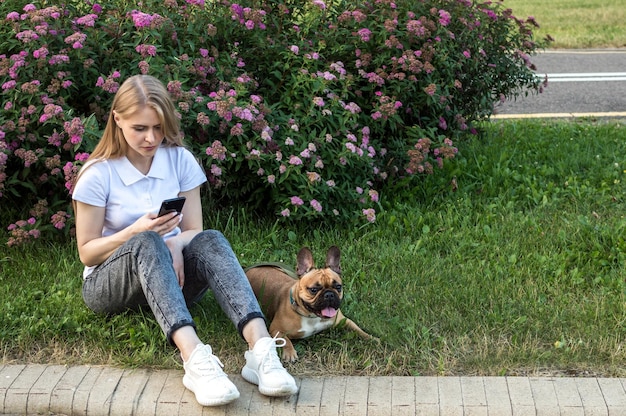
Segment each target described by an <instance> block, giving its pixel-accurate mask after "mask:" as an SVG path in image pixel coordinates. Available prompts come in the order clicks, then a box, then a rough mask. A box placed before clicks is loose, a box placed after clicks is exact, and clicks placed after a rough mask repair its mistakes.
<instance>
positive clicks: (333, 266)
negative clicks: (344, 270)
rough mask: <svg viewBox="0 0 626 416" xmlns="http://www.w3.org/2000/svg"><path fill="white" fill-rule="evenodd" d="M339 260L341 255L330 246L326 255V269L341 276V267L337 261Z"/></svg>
mask: <svg viewBox="0 0 626 416" xmlns="http://www.w3.org/2000/svg"><path fill="white" fill-rule="evenodd" d="M340 259H341V253H340V251H339V248H338V247H337V246H332V247H331V248H329V249H328V253H326V267H328V268H330V270H332V271H333V272H335V273H337V274H338V275H341V265H340V264H339V261H340Z"/></svg>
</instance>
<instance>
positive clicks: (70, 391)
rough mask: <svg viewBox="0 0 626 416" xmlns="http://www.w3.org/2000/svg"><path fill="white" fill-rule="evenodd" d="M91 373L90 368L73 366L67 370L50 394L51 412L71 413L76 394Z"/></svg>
mask: <svg viewBox="0 0 626 416" xmlns="http://www.w3.org/2000/svg"><path fill="white" fill-rule="evenodd" d="M88 371H89V367H88V366H83V365H81V366H72V367H68V368H66V369H65V372H64V373H63V377H61V379H60V380H59V382H58V383H57V384H56V386H54V388H53V389H52V392H51V393H50V412H52V413H53V414H59V413H61V414H63V413H69V412H71V410H72V403H73V402H74V394H75V393H76V390H77V389H78V386H79V385H80V383H81V382H82V381H83V379H84V378H85V375H86V374H87V372H88Z"/></svg>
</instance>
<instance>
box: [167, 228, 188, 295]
mask: <svg viewBox="0 0 626 416" xmlns="http://www.w3.org/2000/svg"><path fill="white" fill-rule="evenodd" d="M165 244H166V245H167V248H169V249H170V253H171V254H172V265H173V266H174V272H176V277H177V278H178V285H179V286H180V287H181V288H182V287H183V286H184V285H185V258H184V256H183V249H184V248H185V242H184V241H182V239H180V238H177V237H172V238H169V239H168V240H167V241H166V242H165Z"/></svg>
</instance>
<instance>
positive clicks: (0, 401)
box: [0, 365, 26, 414]
mask: <svg viewBox="0 0 626 416" xmlns="http://www.w3.org/2000/svg"><path fill="white" fill-rule="evenodd" d="M24 368H26V366H25V365H7V366H3V367H2V369H1V370H0V411H2V414H5V413H8V412H9V411H8V409H7V408H6V406H5V402H6V396H7V392H8V391H9V388H10V387H11V385H12V384H13V383H14V382H15V380H16V379H17V377H18V376H19V375H20V373H21V372H22V371H23V370H24Z"/></svg>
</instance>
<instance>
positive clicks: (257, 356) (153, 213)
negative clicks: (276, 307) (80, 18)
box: [72, 75, 298, 406]
mask: <svg viewBox="0 0 626 416" xmlns="http://www.w3.org/2000/svg"><path fill="white" fill-rule="evenodd" d="M206 180H207V179H206V176H205V174H204V171H203V170H202V168H201V167H200V165H199V164H198V162H197V161H196V159H195V158H194V156H193V155H192V154H191V153H190V152H189V151H188V150H187V149H185V148H184V147H183V144H182V134H181V130H180V125H179V121H178V118H177V117H176V111H175V108H174V105H173V103H172V101H171V98H170V96H169V94H168V92H167V90H166V89H165V87H164V85H163V84H162V83H161V82H160V81H159V80H157V79H156V78H154V77H151V76H146V75H137V76H133V77H131V78H129V79H128V80H126V81H125V82H124V83H123V84H122V85H121V87H120V89H119V91H118V92H117V94H116V95H115V98H114V100H113V108H112V109H111V113H110V114H109V118H108V122H107V125H106V127H105V130H104V133H103V135H102V138H101V139H100V142H99V143H98V145H97V146H96V148H95V149H94V151H93V153H92V154H91V156H90V158H89V160H88V161H87V163H86V164H85V165H84V167H83V168H82V169H81V172H80V173H79V176H78V179H77V181H76V185H75V187H74V191H73V195H72V197H73V199H74V201H75V208H76V210H75V213H76V240H77V243H78V252H79V256H80V260H81V261H82V263H83V264H84V265H85V270H84V273H83V279H84V282H83V299H84V300H85V303H86V304H87V306H88V307H89V308H91V309H92V310H93V311H95V312H98V313H105V314H114V313H118V312H122V311H125V310H127V309H135V308H139V307H144V306H145V307H149V308H150V309H151V310H152V313H153V314H154V316H155V318H156V320H157V322H158V323H159V325H160V326H161V329H162V330H163V332H164V333H165V336H166V337H167V340H168V341H169V342H170V343H171V344H173V345H175V346H176V347H177V348H178V349H179V350H180V354H181V356H182V359H183V367H184V370H185V375H184V376H183V384H184V385H185V387H186V388H188V389H189V390H191V391H193V392H194V393H195V396H196V400H197V401H198V402H199V403H200V404H201V405H204V406H216V405H221V404H225V403H229V402H231V401H233V400H235V399H236V398H238V397H239V392H238V391H237V388H236V387H235V385H234V384H233V383H232V382H231V381H230V380H229V379H228V376H227V375H226V374H225V373H224V371H223V370H222V368H223V364H222V363H221V362H220V360H219V359H218V358H217V357H216V356H215V355H214V354H213V351H212V350H211V347H210V346H209V345H206V344H204V343H203V342H202V341H201V340H200V339H199V337H198V335H197V334H196V330H195V324H194V321H193V319H192V317H191V315H190V313H189V309H188V308H189V306H190V305H191V304H193V303H195V302H197V301H199V300H200V299H201V298H202V296H203V295H204V294H205V293H206V291H207V290H209V289H211V290H212V291H213V293H214V294H215V298H216V299H217V302H218V303H219V304H220V306H221V308H222V310H223V311H224V312H225V313H226V315H227V316H228V317H229V318H230V319H231V320H232V322H233V323H234V324H235V325H236V327H237V329H238V330H239V333H240V334H241V336H242V337H243V338H244V339H245V340H246V341H247V343H248V346H249V351H246V353H245V359H246V365H245V366H244V368H243V369H242V371H241V374H242V376H243V378H244V379H246V380H247V381H248V382H250V383H254V384H257V385H258V386H259V391H260V392H261V393H262V394H265V395H268V396H285V395H291V394H294V393H296V392H297V390H298V388H297V385H296V382H295V380H294V379H293V377H292V376H291V375H290V374H289V373H288V372H287V371H286V370H285V369H284V368H283V366H282V364H281V362H280V360H279V358H278V355H277V353H276V347H281V346H282V345H283V344H284V340H282V339H280V338H278V339H276V338H272V337H271V336H270V334H269V333H268V331H267V326H266V322H265V318H264V316H263V314H262V312H261V309H260V307H259V304H258V302H257V300H256V298H255V297H254V293H253V292H252V289H251V288H250V284H249V283H248V280H247V278H246V276H245V274H244V272H243V270H242V267H241V266H240V264H239V262H238V261H237V257H236V256H235V254H234V253H233V251H232V249H231V247H230V244H229V243H228V241H227V240H226V239H225V237H224V236H223V235H222V234H221V233H220V232H218V231H215V230H203V225H202V206H201V199H200V185H202V184H203V183H204V182H206ZM177 196H184V197H186V202H185V205H184V207H183V209H182V212H181V213H180V214H177V213H176V212H172V213H169V214H166V215H163V216H161V217H158V216H157V211H158V209H159V206H160V205H161V202H162V201H163V200H165V199H170V198H174V197H177Z"/></svg>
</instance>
